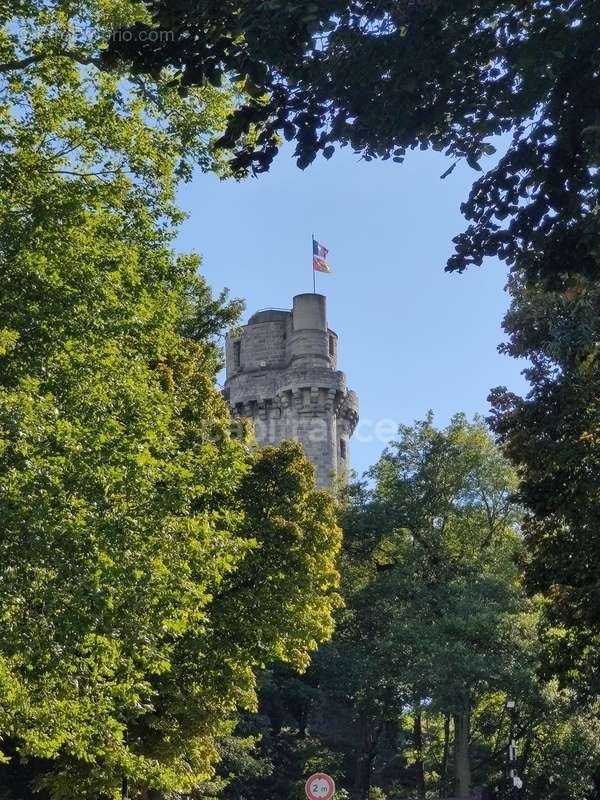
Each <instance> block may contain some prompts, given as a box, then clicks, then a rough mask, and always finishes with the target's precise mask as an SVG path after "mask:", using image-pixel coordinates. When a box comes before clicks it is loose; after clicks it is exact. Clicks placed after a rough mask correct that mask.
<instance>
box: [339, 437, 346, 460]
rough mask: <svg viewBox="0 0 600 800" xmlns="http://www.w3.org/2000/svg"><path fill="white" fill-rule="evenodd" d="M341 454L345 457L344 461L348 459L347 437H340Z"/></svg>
mask: <svg viewBox="0 0 600 800" xmlns="http://www.w3.org/2000/svg"><path fill="white" fill-rule="evenodd" d="M340 456H341V457H342V458H343V460H344V461H345V460H346V457H347V449H346V440H345V439H340Z"/></svg>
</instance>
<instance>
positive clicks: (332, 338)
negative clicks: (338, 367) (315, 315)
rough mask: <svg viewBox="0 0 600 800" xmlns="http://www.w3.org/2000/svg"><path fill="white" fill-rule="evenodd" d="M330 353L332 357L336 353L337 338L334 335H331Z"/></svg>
mask: <svg viewBox="0 0 600 800" xmlns="http://www.w3.org/2000/svg"><path fill="white" fill-rule="evenodd" d="M329 355H330V356H331V357H332V358H333V356H334V355H335V339H334V337H333V336H330V337H329Z"/></svg>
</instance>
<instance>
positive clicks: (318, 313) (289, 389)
mask: <svg viewBox="0 0 600 800" xmlns="http://www.w3.org/2000/svg"><path fill="white" fill-rule="evenodd" d="M225 358H226V380H225V397H226V398H227V400H228V402H229V405H230V407H231V410H232V412H233V414H234V415H236V416H243V417H248V418H249V419H251V420H252V421H253V422H254V426H255V429H256V439H257V441H258V443H259V444H277V443H278V442H281V441H282V440H284V439H297V440H298V441H300V442H301V443H302V444H303V446H304V450H305V452H306V455H307V456H308V458H309V459H310V460H311V461H312V463H313V464H314V465H315V468H316V471H317V482H318V484H319V485H320V486H329V485H331V484H332V482H333V481H334V480H335V479H336V478H339V477H342V478H343V477H344V475H345V474H346V473H347V471H348V468H349V442H350V437H351V436H352V433H353V431H354V428H355V427H356V423H357V421H358V399H357V397H356V394H355V393H354V392H352V391H350V390H349V389H348V388H347V386H346V376H345V375H344V373H343V372H340V371H339V370H338V369H337V334H335V333H334V332H333V331H332V330H329V328H328V327H327V313H326V305H325V297H324V296H323V295H321V294H299V295H296V297H294V300H293V307H292V310H291V311H281V310H278V309H268V310H266V311H258V312H257V313H256V314H253V315H252V316H251V317H250V319H249V320H248V324H247V325H244V326H243V327H242V328H241V333H237V334H232V335H229V336H228V337H227V343H226V350H225Z"/></svg>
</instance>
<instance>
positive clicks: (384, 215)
mask: <svg viewBox="0 0 600 800" xmlns="http://www.w3.org/2000/svg"><path fill="white" fill-rule="evenodd" d="M448 166H449V162H448V161H447V159H446V158H445V157H444V156H442V155H440V154H438V153H434V152H422V151H418V152H415V153H412V154H410V155H409V157H408V159H407V161H406V163H405V164H402V165H398V164H394V163H393V162H391V161H387V162H383V161H380V162H376V161H372V162H369V163H367V162H364V161H361V160H359V158H358V157H357V156H356V155H354V154H352V153H351V152H350V151H349V150H341V151H339V152H337V153H336V154H335V155H334V157H333V158H332V159H331V160H330V161H325V160H324V159H319V160H317V161H315V162H314V163H313V165H312V166H311V167H309V168H308V169H306V170H305V171H301V170H299V169H298V168H297V167H296V165H295V163H294V161H293V159H292V158H291V153H290V151H289V150H284V151H283V152H282V153H281V154H280V155H279V157H278V158H277V159H276V161H275V163H274V165H273V166H272V168H271V171H270V172H269V173H267V174H265V175H261V176H260V177H258V178H257V179H248V180H246V181H243V182H239V183H236V182H234V181H224V182H223V181H219V180H218V179H217V178H215V177H214V176H213V175H197V176H196V177H195V179H194V181H193V183H191V184H189V185H187V186H186V187H184V189H183V190H182V192H181V195H180V205H181V206H182V207H183V208H184V209H185V210H186V211H187V212H188V213H189V215H190V216H189V219H188V220H187V222H186V223H185V224H184V225H183V227H182V230H181V233H180V235H179V238H178V241H177V247H178V248H179V249H181V250H183V251H191V250H193V251H195V252H197V253H200V254H201V255H202V258H203V264H202V271H203V273H204V275H205V277H206V278H207V280H208V282H209V284H210V285H211V286H212V287H213V288H214V289H215V290H219V289H221V288H223V287H228V288H229V289H230V291H231V294H232V295H233V296H235V297H241V298H243V299H244V300H245V302H246V307H247V312H246V316H245V318H244V321H245V319H246V318H247V316H249V315H250V314H251V313H252V312H253V311H255V310H257V309H259V308H267V307H276V308H289V307H290V306H291V298H292V296H293V295H294V294H297V293H299V292H306V291H312V268H311V233H312V232H313V231H314V233H315V236H316V238H317V239H319V241H321V242H322V243H323V244H325V245H326V246H327V247H328V248H329V250H330V254H329V260H330V263H331V265H332V267H333V270H334V272H333V274H332V275H317V291H320V292H322V293H323V294H325V295H326V296H327V302H328V316H329V325H330V327H331V328H333V330H335V331H336V332H337V333H338V335H339V366H340V368H341V369H343V370H344V371H345V372H346V374H347V377H348V383H349V386H350V387H351V388H353V389H355V390H356V391H357V392H358V395H359V400H360V411H361V425H360V427H359V430H358V436H355V439H354V440H353V442H352V446H351V460H352V464H353V467H354V468H355V469H356V470H357V471H358V472H359V473H361V472H362V471H364V470H365V469H367V468H368V467H369V466H370V465H371V464H372V463H374V462H375V461H376V460H377V458H378V457H379V455H380V454H381V451H382V449H383V447H384V445H385V440H387V439H389V438H390V435H391V431H392V430H393V428H395V427H396V426H397V424H398V423H400V422H404V423H411V422H413V421H414V420H415V419H418V418H422V417H423V416H424V415H425V414H426V412H427V411H428V409H432V410H433V411H434V413H435V417H436V421H437V423H438V424H440V425H444V424H446V423H447V422H448V420H449V418H450V417H451V416H452V414H453V413H455V412H457V411H464V412H466V413H467V414H468V415H469V416H472V415H473V414H475V413H483V414H485V413H487V410H488V403H487V401H486V398H487V395H488V392H489V390H490V388H491V387H492V386H497V385H501V384H502V385H506V386H508V387H509V388H511V389H513V390H514V391H519V392H522V391H524V390H525V388H526V385H525V382H524V380H523V378H522V377H521V375H520V372H521V369H522V368H523V364H522V363H520V362H518V361H515V360H513V359H510V358H508V357H506V356H502V355H500V354H499V353H498V352H497V346H498V344H499V343H500V342H501V341H502V338H503V333H502V330H501V320H502V317H503V315H504V312H505V310H506V307H507V303H508V300H507V296H506V294H505V292H504V284H505V282H506V269H505V267H504V266H503V265H500V264H498V263H496V262H493V261H490V262H489V263H488V264H487V265H485V266H484V267H482V268H479V269H477V268H474V269H472V270H470V271H469V272H467V273H464V274H462V275H457V274H448V273H446V272H444V265H445V263H446V259H447V257H448V255H449V254H450V253H451V252H452V250H453V246H452V237H453V236H454V235H456V234H457V233H458V232H459V231H460V230H462V228H463V227H464V224H465V223H464V220H463V218H462V217H461V214H460V203H461V201H462V200H464V199H465V198H466V196H467V193H468V190H469V188H470V186H471V183H472V181H473V179H474V176H475V173H474V172H473V171H472V170H470V169H469V168H468V167H467V166H466V165H459V166H458V167H457V168H456V169H455V171H454V172H453V174H452V175H451V176H450V177H448V178H446V179H445V180H443V181H442V180H440V177H439V176H440V175H441V174H442V173H443V172H444V170H445V169H447V167H448Z"/></svg>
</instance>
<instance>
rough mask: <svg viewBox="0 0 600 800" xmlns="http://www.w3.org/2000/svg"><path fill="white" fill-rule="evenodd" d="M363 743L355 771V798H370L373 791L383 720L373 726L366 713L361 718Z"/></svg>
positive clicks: (364, 799)
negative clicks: (372, 778)
mask: <svg viewBox="0 0 600 800" xmlns="http://www.w3.org/2000/svg"><path fill="white" fill-rule="evenodd" d="M360 727H361V743H360V752H359V753H358V756H357V759H356V769H355V771H354V791H353V794H352V799H353V800H369V794H370V792H371V777H372V774H373V762H374V761H375V756H376V755H377V744H378V742H379V737H380V735H381V731H382V730H383V721H382V720H379V721H378V722H376V723H375V724H374V726H372V724H371V720H369V718H368V717H367V716H366V715H365V716H363V717H362V719H361V723H360Z"/></svg>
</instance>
